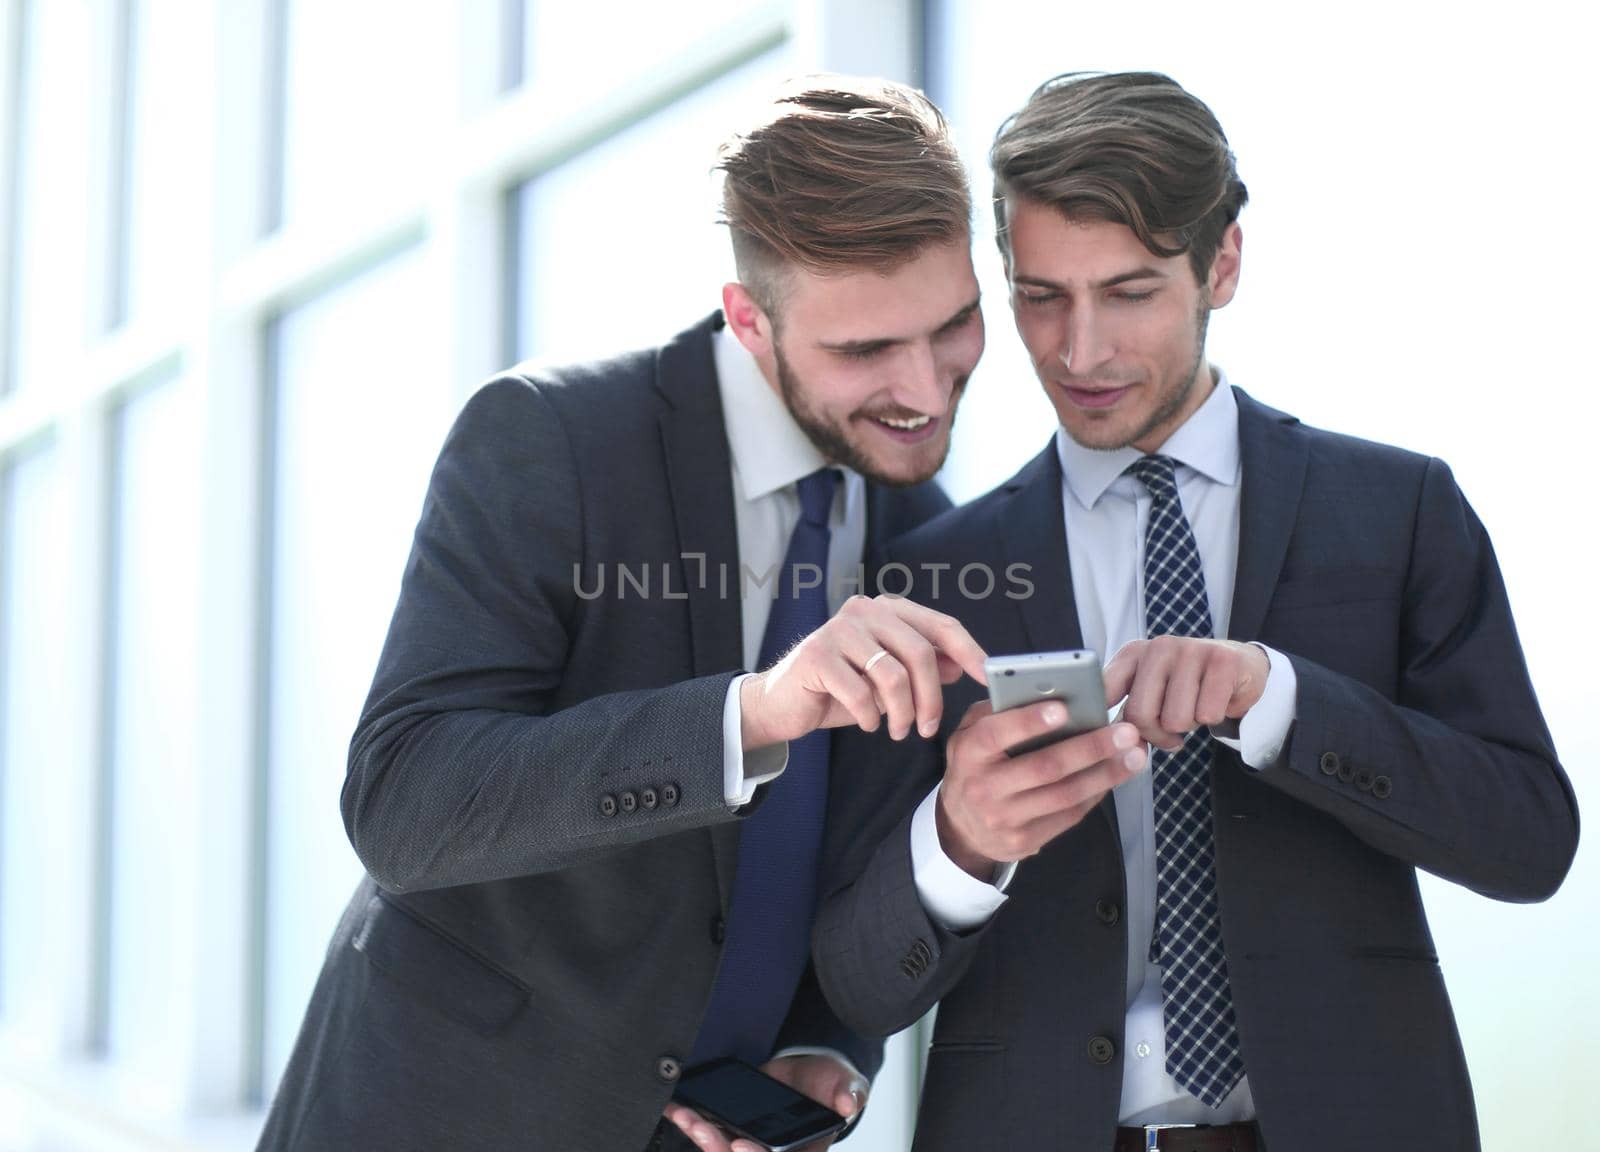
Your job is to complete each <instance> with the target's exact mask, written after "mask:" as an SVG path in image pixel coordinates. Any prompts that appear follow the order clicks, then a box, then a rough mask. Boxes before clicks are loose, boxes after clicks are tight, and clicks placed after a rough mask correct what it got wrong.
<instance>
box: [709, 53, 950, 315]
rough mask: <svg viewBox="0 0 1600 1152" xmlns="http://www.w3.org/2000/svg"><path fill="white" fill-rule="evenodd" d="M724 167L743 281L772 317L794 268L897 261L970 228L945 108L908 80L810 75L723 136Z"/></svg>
mask: <svg viewBox="0 0 1600 1152" xmlns="http://www.w3.org/2000/svg"><path fill="white" fill-rule="evenodd" d="M716 166H717V168H718V169H719V170H720V171H721V172H722V173H723V174H724V181H723V187H722V215H723V221H724V222H725V223H726V224H727V225H728V228H729V230H730V231H731V232H732V235H733V254H734V262H735V264H736V266H737V268H738V272H739V279H740V281H741V282H742V283H743V284H744V285H745V287H746V288H748V289H749V290H750V293H751V295H752V296H753V297H754V298H755V300H756V303H757V304H759V305H760V306H761V307H762V309H763V310H764V311H766V312H767V313H768V314H769V315H772V314H773V310H774V305H775V304H776V303H777V301H778V298H779V297H780V296H781V281H782V279H783V275H784V273H785V272H786V271H787V270H788V269H789V268H794V267H798V268H802V269H805V270H806V271H808V272H816V273H823V274H826V273H830V272H841V271H846V270H850V269H857V268H875V269H878V270H886V269H892V268H894V267H896V266H897V265H900V264H902V263H904V262H906V261H908V260H911V259H913V258H915V257H916V256H918V255H919V254H921V253H922V252H923V251H924V250H925V249H926V248H928V247H929V246H930V245H936V244H945V243H951V242H962V243H965V242H968V241H970V238H971V235H972V230H971V229H972V199H971V194H970V192H969V191H968V188H967V174H966V169H965V168H964V167H963V166H962V164H961V159H960V157H959V156H958V155H957V153H956V148H955V144H954V143H953V142H952V141H951V139H950V133H949V129H948V128H947V127H946V125H945V121H944V117H943V116H941V115H940V114H939V110H938V109H937V108H935V107H934V106H933V104H932V103H931V102H930V101H929V100H928V98H927V97H926V96H924V95H923V94H922V93H921V92H918V91H917V90H916V89H914V88H909V87H906V86H905V85H902V84H895V83H891V82H890V81H887V80H877V79H864V78H858V77H851V76H807V77H803V78H801V79H800V80H797V81H794V82H792V83H791V84H790V85H789V86H788V87H787V88H786V89H785V90H784V91H783V92H782V93H780V95H779V96H778V97H777V99H775V100H774V101H773V102H772V104H771V105H770V106H768V107H767V108H766V109H765V110H764V112H763V115H762V117H761V119H760V120H759V121H758V122H757V123H756V124H754V125H752V126H750V127H749V128H747V129H745V130H744V131H741V132H739V133H737V134H735V135H734V136H733V137H731V138H730V139H729V140H728V141H727V142H726V143H724V144H723V145H722V147H721V149H719V151H718V161H717V165H716Z"/></svg>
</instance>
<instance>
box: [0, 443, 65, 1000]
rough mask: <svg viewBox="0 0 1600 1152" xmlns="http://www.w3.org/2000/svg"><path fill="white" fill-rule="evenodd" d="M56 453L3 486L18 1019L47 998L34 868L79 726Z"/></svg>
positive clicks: (0, 581)
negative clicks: (67, 676) (70, 674)
mask: <svg viewBox="0 0 1600 1152" xmlns="http://www.w3.org/2000/svg"><path fill="white" fill-rule="evenodd" d="M60 474H61V470H60V467H59V465H58V464H57V462H56V454H55V452H54V451H53V450H51V449H48V448H46V449H43V450H37V451H34V452H32V453H31V454H29V455H27V456H25V457H22V458H20V459H17V460H16V462H15V463H14V464H13V465H12V466H11V468H10V470H9V472H8V473H7V474H6V475H5V477H4V483H3V484H0V494H4V497H5V503H4V506H3V507H0V532H3V536H0V1021H4V1022H5V1023H6V1024H8V1025H13V1024H17V1023H19V1022H24V1021H26V1020H27V1018H28V1017H29V1014H30V1012H31V1011H33V1010H35V1009H39V1008H40V1007H41V1006H42V1005H46V1004H48V1002H49V1001H50V1000H51V999H52V998H53V997H52V996H51V994H50V993H49V992H48V991H47V990H48V989H50V988H51V986H52V982H53V978H54V973H52V972H50V971H49V970H48V968H47V967H46V963H45V961H46V956H47V950H46V949H42V948H40V947H39V940H40V937H41V935H44V934H45V933H43V932H42V931H41V929H42V928H43V926H44V925H45V923H46V922H47V921H48V920H49V919H50V917H51V916H52V915H53V914H54V912H53V909H52V892H51V888H50V885H49V884H48V883H47V882H45V880H46V878H44V877H41V875H40V865H39V861H41V860H44V859H46V858H47V857H48V856H49V852H48V851H47V848H46V845H45V839H44V838H45V837H46V836H48V835H49V832H50V825H51V822H50V821H48V820H41V819H40V814H41V813H43V812H46V811H48V809H47V807H46V806H47V805H48V803H49V800H50V792H49V788H50V781H51V779H52V777H54V776H56V775H57V774H58V773H59V772H60V770H61V764H60V762H59V759H58V755H59V749H60V747H61V740H60V733H61V732H63V731H64V730H65V728H66V726H67V725H68V724H73V723H78V724H81V723H83V712H82V708H81V702H70V703H72V704H73V705H74V706H72V707H71V708H70V709H69V701H67V700H66V699H65V695H66V693H65V689H64V687H63V684H64V668H63V665H62V662H61V661H62V648H63V646H62V643H61V637H62V634H63V633H64V632H65V631H66V604H65V601H64V599H63V589H64V587H65V585H66V583H67V561H66V551H65V548H66V533H65V527H64V523H65V519H66V518H65V517H64V516H63V515H62V512H61V507H60V505H61V484H60Z"/></svg>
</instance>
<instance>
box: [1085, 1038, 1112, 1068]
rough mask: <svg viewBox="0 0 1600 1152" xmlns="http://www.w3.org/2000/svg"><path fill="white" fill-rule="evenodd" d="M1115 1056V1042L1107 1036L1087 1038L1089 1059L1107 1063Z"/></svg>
mask: <svg viewBox="0 0 1600 1152" xmlns="http://www.w3.org/2000/svg"><path fill="white" fill-rule="evenodd" d="M1116 1058H1117V1045H1116V1042H1115V1041H1113V1040H1112V1039H1111V1037H1109V1036H1093V1037H1090V1039H1089V1059H1090V1060H1093V1061H1094V1062H1095V1063H1096V1064H1109V1063H1111V1062H1112V1061H1113V1060H1115V1059H1116Z"/></svg>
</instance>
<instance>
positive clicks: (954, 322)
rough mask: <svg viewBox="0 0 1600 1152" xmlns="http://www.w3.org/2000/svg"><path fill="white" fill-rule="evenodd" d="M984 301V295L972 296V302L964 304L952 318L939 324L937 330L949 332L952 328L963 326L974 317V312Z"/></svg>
mask: <svg viewBox="0 0 1600 1152" xmlns="http://www.w3.org/2000/svg"><path fill="white" fill-rule="evenodd" d="M982 302H983V297H982V296H974V297H973V298H972V303H970V304H968V305H966V306H964V307H963V308H961V309H960V310H959V311H957V312H956V314H955V315H954V316H952V317H950V319H948V320H946V321H945V322H944V323H943V324H941V325H939V327H938V329H937V331H940V332H949V331H951V330H952V329H955V328H959V327H961V326H962V325H963V324H965V323H966V322H967V321H968V320H971V319H972V314H973V313H974V312H976V311H977V310H978V305H979V304H981V303H982Z"/></svg>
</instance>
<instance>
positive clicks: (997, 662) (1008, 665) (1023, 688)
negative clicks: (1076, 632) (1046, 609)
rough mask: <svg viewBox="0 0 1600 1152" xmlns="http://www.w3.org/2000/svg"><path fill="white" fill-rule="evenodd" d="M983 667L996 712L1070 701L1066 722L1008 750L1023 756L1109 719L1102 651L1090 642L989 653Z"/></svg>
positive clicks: (1007, 751)
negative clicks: (1093, 648)
mask: <svg viewBox="0 0 1600 1152" xmlns="http://www.w3.org/2000/svg"><path fill="white" fill-rule="evenodd" d="M983 670H984V673H985V675H986V676H987V677H988V681H989V703H990V704H992V705H993V706H994V710H995V711H996V712H1004V711H1006V710H1007V709H1010V708H1021V707H1023V706H1025V705H1028V704H1039V703H1043V702H1044V701H1046V700H1060V701H1061V702H1062V703H1063V704H1065V705H1066V706H1067V717H1068V719H1067V723H1066V724H1065V726H1063V727H1061V728H1057V729H1054V730H1053V731H1050V732H1046V733H1043V734H1042V735H1039V736H1036V737H1034V738H1033V739H1031V740H1024V741H1023V742H1022V743H1021V744H1018V745H1016V746H1014V747H1011V748H1008V749H1006V753H1007V754H1008V755H1011V756H1020V755H1022V754H1023V753H1024V752H1032V751H1034V750H1035V749H1038V748H1043V747H1045V746H1046V745H1049V744H1054V743H1056V742H1057V741H1059V740H1065V739H1066V738H1067V737H1068V736H1076V735H1077V734H1078V733H1080V732H1092V731H1093V730H1094V729H1096V728H1104V727H1105V726H1106V724H1107V723H1109V722H1110V718H1109V717H1108V716H1107V714H1106V689H1105V682H1104V681H1103V680H1102V679H1101V674H1100V656H1099V654H1098V653H1095V652H1091V651H1089V650H1088V649H1087V648H1079V649H1073V650H1070V651H1065V652H1030V653H1027V654H1025V655H1021V656H991V657H989V658H988V659H987V660H985V661H984V664H983Z"/></svg>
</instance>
